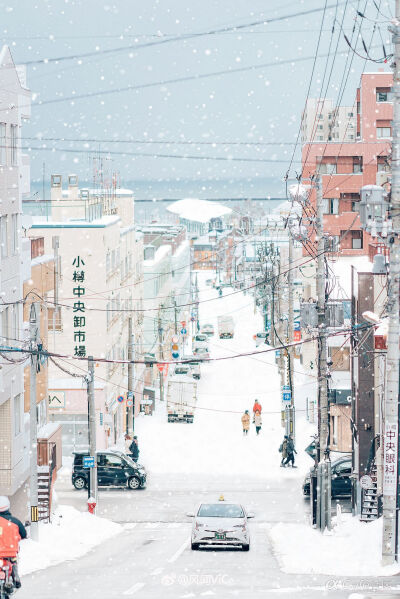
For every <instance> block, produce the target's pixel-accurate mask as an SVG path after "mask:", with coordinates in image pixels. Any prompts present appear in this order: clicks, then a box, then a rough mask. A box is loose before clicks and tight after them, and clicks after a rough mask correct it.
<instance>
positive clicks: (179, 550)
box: [167, 537, 190, 564]
mask: <svg viewBox="0 0 400 599" xmlns="http://www.w3.org/2000/svg"><path fill="white" fill-rule="evenodd" d="M189 543H190V537H189V538H188V539H186V541H185V542H184V543H183V544H182V545H181V546H180V547H179V549H178V551H176V552H175V553H174V555H173V556H172V557H170V558H169V560H167V561H168V563H169V564H172V563H173V562H176V560H177V559H178V557H179V556H180V555H181V554H182V553H183V552H184V551H185V549H186V547H188V546H189Z"/></svg>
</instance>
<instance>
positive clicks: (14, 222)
mask: <svg viewBox="0 0 400 599" xmlns="http://www.w3.org/2000/svg"><path fill="white" fill-rule="evenodd" d="M11 229H12V231H11V253H12V255H13V256H15V254H17V253H18V214H12V215H11Z"/></svg>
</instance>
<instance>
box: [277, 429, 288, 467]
mask: <svg viewBox="0 0 400 599" xmlns="http://www.w3.org/2000/svg"><path fill="white" fill-rule="evenodd" d="M287 446H288V436H287V435H285V436H284V437H283V441H282V443H281V444H280V447H279V452H280V453H281V454H282V459H281V467H282V468H285V460H286V458H287V456H288V452H287Z"/></svg>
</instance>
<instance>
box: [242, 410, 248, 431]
mask: <svg viewBox="0 0 400 599" xmlns="http://www.w3.org/2000/svg"><path fill="white" fill-rule="evenodd" d="M242 428H243V436H245V437H246V435H247V434H248V432H249V428H250V414H249V410H246V411H245V413H244V414H243V416H242Z"/></svg>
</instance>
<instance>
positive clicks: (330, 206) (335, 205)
mask: <svg viewBox="0 0 400 599" xmlns="http://www.w3.org/2000/svg"><path fill="white" fill-rule="evenodd" d="M324 214H339V199H338V198H324Z"/></svg>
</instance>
